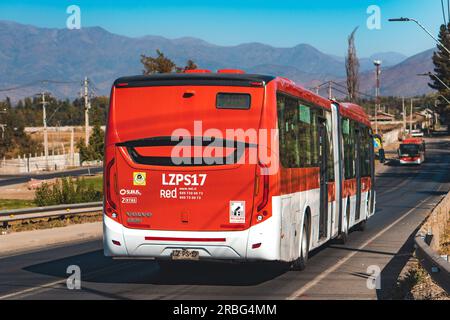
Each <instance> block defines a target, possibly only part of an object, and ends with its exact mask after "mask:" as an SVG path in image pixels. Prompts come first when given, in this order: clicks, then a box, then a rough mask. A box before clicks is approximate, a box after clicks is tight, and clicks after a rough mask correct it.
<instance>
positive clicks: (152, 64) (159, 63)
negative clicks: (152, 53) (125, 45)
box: [141, 49, 176, 75]
mask: <svg viewBox="0 0 450 320" xmlns="http://www.w3.org/2000/svg"><path fill="white" fill-rule="evenodd" d="M156 55H157V56H156V58H153V57H147V56H146V55H143V54H141V63H142V64H143V65H144V70H143V73H144V75H148V74H155V73H170V72H173V71H175V70H176V64H175V63H174V62H173V61H172V60H170V59H169V58H167V57H166V56H164V53H162V52H161V51H160V50H159V49H157V50H156Z"/></svg>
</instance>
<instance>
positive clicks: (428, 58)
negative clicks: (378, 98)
mask: <svg viewBox="0 0 450 320" xmlns="http://www.w3.org/2000/svg"><path fill="white" fill-rule="evenodd" d="M433 52H434V49H431V50H427V51H424V52H422V53H419V54H417V55H415V56H412V57H410V58H408V59H406V60H405V61H403V62H401V63H399V64H397V65H395V66H393V67H390V68H387V69H384V70H382V73H381V84H382V87H381V94H382V95H383V96H395V95H396V96H406V97H409V96H415V95H422V94H426V93H429V92H431V91H432V89H431V88H430V87H429V86H428V82H429V78H428V77H423V76H418V74H421V73H427V72H430V71H431V72H432V71H433V69H434V66H433V62H432V57H433ZM360 82H361V87H360V90H361V91H362V92H368V93H371V94H373V93H374V89H373V87H374V83H375V72H365V73H363V74H362V75H361V80H360Z"/></svg>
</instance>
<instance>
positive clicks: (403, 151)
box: [398, 138, 425, 165]
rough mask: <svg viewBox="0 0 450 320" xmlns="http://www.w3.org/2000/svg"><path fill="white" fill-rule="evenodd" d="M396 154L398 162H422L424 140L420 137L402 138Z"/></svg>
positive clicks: (423, 157)
mask: <svg viewBox="0 0 450 320" xmlns="http://www.w3.org/2000/svg"><path fill="white" fill-rule="evenodd" d="M398 156H399V160H400V164H418V165H420V164H422V163H423V162H424V161H425V141H424V140H423V139H422V138H409V139H405V140H403V142H402V144H400V147H399V149H398Z"/></svg>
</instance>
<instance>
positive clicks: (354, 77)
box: [345, 27, 359, 102]
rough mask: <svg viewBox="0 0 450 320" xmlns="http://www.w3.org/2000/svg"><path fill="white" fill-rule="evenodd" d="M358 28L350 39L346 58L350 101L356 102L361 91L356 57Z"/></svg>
mask: <svg viewBox="0 0 450 320" xmlns="http://www.w3.org/2000/svg"><path fill="white" fill-rule="evenodd" d="M356 30H358V27H356V28H355V29H354V30H353V31H352V33H351V34H350V36H349V37H348V53H347V57H346V58H345V68H346V71H347V91H348V97H349V99H350V101H352V102H355V101H356V99H357V98H358V91H359V60H358V57H357V56H356V47H355V33H356Z"/></svg>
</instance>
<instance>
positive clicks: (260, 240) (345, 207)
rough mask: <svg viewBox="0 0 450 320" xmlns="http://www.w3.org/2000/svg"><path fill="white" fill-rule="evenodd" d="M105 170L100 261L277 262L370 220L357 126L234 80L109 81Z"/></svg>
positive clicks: (366, 156)
mask: <svg viewBox="0 0 450 320" xmlns="http://www.w3.org/2000/svg"><path fill="white" fill-rule="evenodd" d="M105 152H106V154H105V162H104V166H105V167H104V180H105V181H104V182H105V183H104V188H105V190H104V191H105V192H104V194H105V199H104V252H105V255H106V256H112V257H130V258H155V259H172V260H175V259H189V260H199V259H200V260H202V259H219V260H236V261H253V260H266V261H285V262H290V263H292V265H293V266H294V267H295V268H297V269H302V268H303V267H304V266H305V263H306V260H307V258H308V252H309V251H311V250H313V249H315V248H317V247H319V246H321V245H322V244H324V243H326V242H327V241H329V240H330V239H333V238H340V239H342V240H345V239H346V237H347V235H348V233H349V230H350V229H351V228H352V227H355V228H361V229H362V228H363V227H364V225H365V223H366V221H367V220H368V218H369V217H370V216H372V215H373V214H374V212H375V191H374V152H373V141H372V130H371V128H370V122H369V119H368V116H367V115H366V113H365V112H364V110H363V109H362V108H361V107H360V106H357V105H355V104H349V103H337V102H334V101H330V100H327V99H324V98H322V97H320V96H318V95H315V94H314V93H312V92H310V91H308V90H306V89H304V88H302V87H300V86H298V85H296V84H295V83H294V82H292V81H290V80H288V79H285V78H281V77H273V76H266V75H254V74H245V73H243V72H242V71H239V70H219V71H218V72H217V73H211V72H209V71H207V70H204V71H203V70H196V72H195V73H194V72H189V73H184V74H158V75H151V76H134V77H124V78H120V79H117V80H116V81H115V83H114V85H113V87H112V91H111V102H110V109H109V114H108V123H107V130H106V143H105Z"/></svg>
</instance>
